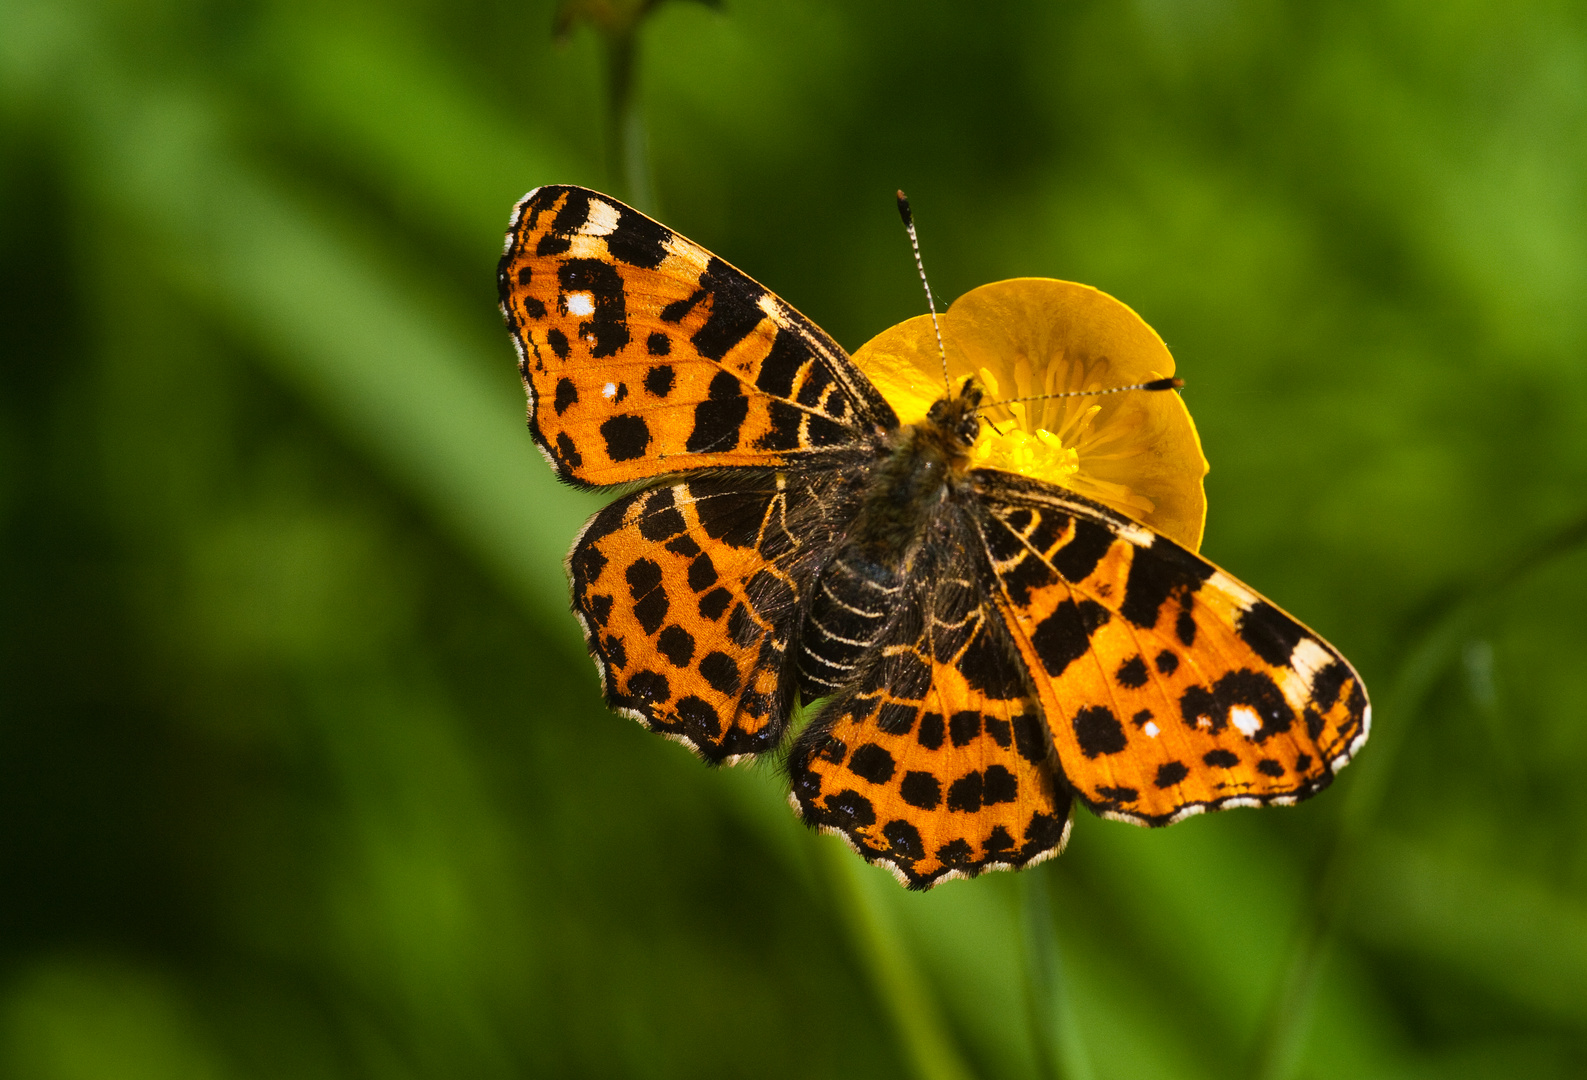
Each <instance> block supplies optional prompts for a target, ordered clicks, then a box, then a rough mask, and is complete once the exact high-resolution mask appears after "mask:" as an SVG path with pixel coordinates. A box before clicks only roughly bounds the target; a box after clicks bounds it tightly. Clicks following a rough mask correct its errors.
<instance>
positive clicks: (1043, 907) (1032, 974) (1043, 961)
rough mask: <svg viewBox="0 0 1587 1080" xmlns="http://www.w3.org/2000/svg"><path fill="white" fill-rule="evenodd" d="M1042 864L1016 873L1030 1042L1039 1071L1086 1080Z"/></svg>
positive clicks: (1062, 1079) (1085, 1058) (1060, 1079)
mask: <svg viewBox="0 0 1587 1080" xmlns="http://www.w3.org/2000/svg"><path fill="white" fill-rule="evenodd" d="M1049 873H1050V868H1049V867H1047V866H1039V867H1033V868H1031V869H1029V870H1026V871H1025V872H1024V873H1022V874H1021V875H1020V878H1019V882H1020V897H1021V901H1022V907H1023V908H1024V916H1025V918H1024V924H1025V989H1026V999H1027V1001H1028V1002H1029V1004H1030V1025H1031V1041H1032V1042H1033V1043H1034V1044H1035V1046H1036V1059H1037V1062H1038V1067H1039V1068H1040V1070H1041V1075H1042V1076H1044V1077H1046V1078H1048V1080H1091V1078H1092V1076H1093V1073H1092V1070H1091V1061H1090V1057H1089V1055H1087V1054H1086V1048H1085V1043H1084V1041H1083V1040H1082V1038H1081V1035H1080V1023H1079V1018H1078V1016H1076V1014H1075V1009H1074V1002H1073V999H1072V995H1071V994H1070V992H1069V987H1068V984H1067V983H1066V982H1065V979H1064V968H1063V954H1062V952H1061V951H1060V949H1059V947H1058V935H1057V934H1056V933H1055V932H1054V931H1053V912H1052V900H1051V897H1050V895H1049V892H1048V887H1047V876H1048V874H1049Z"/></svg>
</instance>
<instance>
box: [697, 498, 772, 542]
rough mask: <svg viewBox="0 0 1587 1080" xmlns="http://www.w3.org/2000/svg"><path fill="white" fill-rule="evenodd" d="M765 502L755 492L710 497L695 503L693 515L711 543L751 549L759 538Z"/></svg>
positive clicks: (765, 500)
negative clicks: (714, 541)
mask: <svg viewBox="0 0 1587 1080" xmlns="http://www.w3.org/2000/svg"><path fill="white" fill-rule="evenodd" d="M767 503H768V499H767V496H765V495H763V494H761V493H759V492H744V493H735V492H728V493H724V494H716V495H710V496H707V497H705V498H701V499H698V500H696V502H695V504H694V512H695V514H696V515H697V516H698V517H699V519H700V527H701V528H702V529H704V530H705V535H707V536H709V537H710V538H711V539H712V540H717V541H720V542H721V543H724V544H726V545H727V546H729V547H738V548H747V547H754V546H755V542H756V541H757V540H758V539H759V537H760V525H761V521H762V520H763V519H764V518H765V516H766V508H767Z"/></svg>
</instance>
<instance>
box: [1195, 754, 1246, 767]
mask: <svg viewBox="0 0 1587 1080" xmlns="http://www.w3.org/2000/svg"><path fill="white" fill-rule="evenodd" d="M1201 760H1202V761H1203V762H1205V763H1206V764H1208V765H1211V766H1212V767H1213V768H1215V769H1232V768H1234V767H1235V766H1236V765H1238V764H1240V755H1238V754H1236V753H1235V752H1234V751H1232V750H1208V751H1207V752H1206V753H1205V754H1202V755H1201Z"/></svg>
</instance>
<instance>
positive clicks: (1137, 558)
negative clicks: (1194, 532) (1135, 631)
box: [1119, 536, 1213, 629]
mask: <svg viewBox="0 0 1587 1080" xmlns="http://www.w3.org/2000/svg"><path fill="white" fill-rule="evenodd" d="M1212 573H1213V568H1212V564H1211V563H1208V562H1204V561H1202V560H1201V559H1198V558H1197V557H1196V556H1194V555H1192V554H1190V552H1188V551H1186V550H1185V549H1184V548H1182V547H1180V546H1179V545H1178V544H1176V543H1174V542H1173V541H1172V540H1166V539H1164V538H1163V537H1161V536H1157V537H1154V538H1153V541H1152V544H1151V546H1149V547H1136V548H1133V549H1132V551H1131V554H1130V573H1129V577H1128V578H1127V579H1126V580H1125V584H1124V603H1123V604H1121V605H1119V613H1120V614H1122V615H1123V616H1124V617H1125V618H1126V619H1128V620H1130V622H1132V623H1134V624H1135V625H1136V626H1139V627H1143V628H1146V629H1150V628H1151V627H1154V626H1156V625H1157V615H1158V612H1159V611H1160V610H1162V606H1163V604H1164V602H1165V601H1167V599H1168V597H1169V595H1170V594H1171V593H1172V592H1173V591H1174V590H1175V589H1184V590H1185V591H1186V592H1195V591H1196V590H1197V589H1199V588H1201V583H1202V582H1203V581H1205V580H1207V579H1208V578H1209V577H1211V576H1212Z"/></svg>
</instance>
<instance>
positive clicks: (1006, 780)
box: [981, 765, 1019, 846]
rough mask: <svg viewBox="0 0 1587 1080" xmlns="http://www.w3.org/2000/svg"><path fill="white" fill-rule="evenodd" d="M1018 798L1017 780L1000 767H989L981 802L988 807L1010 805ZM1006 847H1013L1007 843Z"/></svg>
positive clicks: (1011, 842) (1011, 843) (1010, 843)
mask: <svg viewBox="0 0 1587 1080" xmlns="http://www.w3.org/2000/svg"><path fill="white" fill-rule="evenodd" d="M1018 797H1019V778H1018V777H1016V776H1015V775H1014V774H1013V773H1011V772H1009V771H1008V770H1007V769H1005V768H1004V767H1003V766H1001V765H989V766H987V769H986V781H985V784H984V786H983V787H982V790H981V801H982V802H984V803H985V804H986V805H988V806H995V805H996V804H998V803H1011V802H1013V801H1014V800H1015V799H1017V798H1018ZM1008 846H1013V841H1012V840H1010V841H1009V845H1008Z"/></svg>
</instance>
